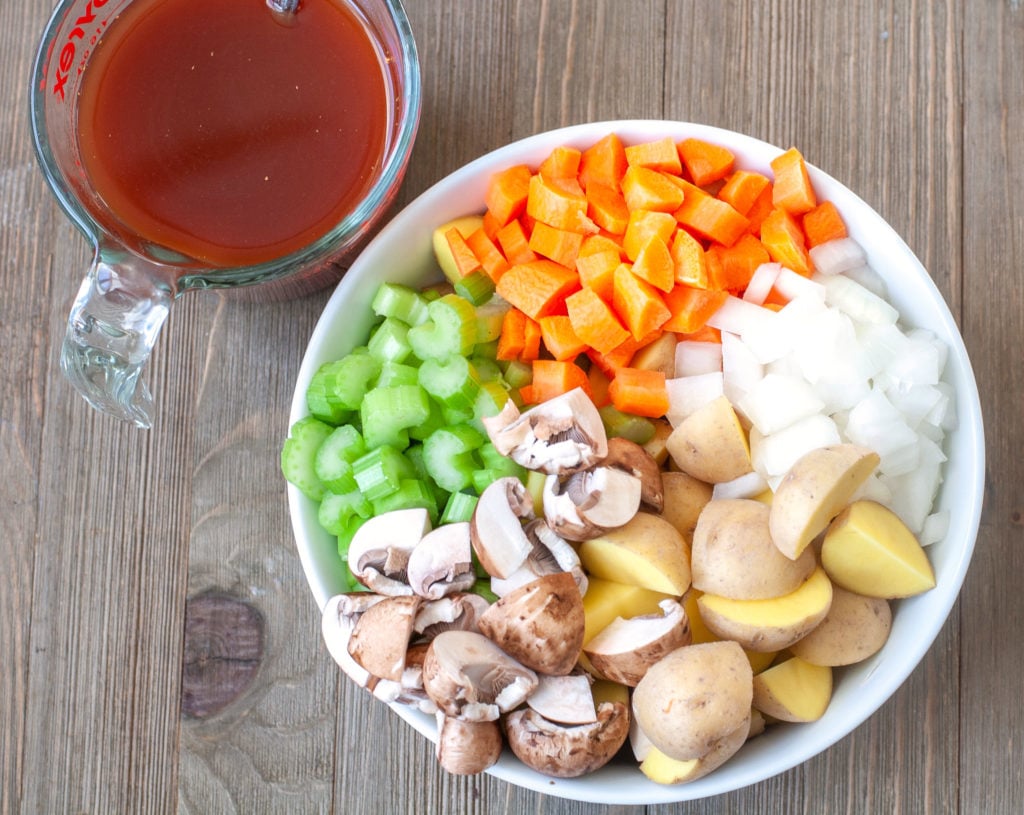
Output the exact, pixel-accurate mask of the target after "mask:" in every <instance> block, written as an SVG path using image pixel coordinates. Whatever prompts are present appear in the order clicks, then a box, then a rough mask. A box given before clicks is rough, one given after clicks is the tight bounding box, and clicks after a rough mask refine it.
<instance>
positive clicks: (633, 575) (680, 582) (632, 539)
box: [579, 512, 690, 616]
mask: <svg viewBox="0 0 1024 815" xmlns="http://www.w3.org/2000/svg"><path fill="white" fill-rule="evenodd" d="M579 552H580V560H581V561H582V562H583V567H584V568H585V569H586V570H587V572H588V573H589V574H591V575H593V576H594V577H599V578H603V579H605V580H614V581H617V582H619V583H628V584H629V585H632V586H640V587H642V588H645V589H650V590H651V591H656V592H663V593H665V594H671V595H673V596H674V597H680V596H681V595H682V594H683V593H684V592H685V591H686V590H687V589H688V588H689V587H690V547H689V546H688V545H687V543H686V541H685V540H684V539H683V536H682V535H681V534H679V532H678V530H677V529H676V528H675V527H674V526H672V524H670V523H669V522H668V521H666V520H665V519H664V518H661V517H660V516H658V515H652V514H650V513H648V512H638V513H637V514H636V515H634V516H633V519H632V520H631V521H629V523H627V524H625V525H624V526H620V527H617V528H616V529H612V530H610V531H608V532H606V533H605V534H603V535H601V536H600V537H598V538H594V539H593V540H588V541H583V543H582V544H580V550H579ZM632 616H635V615H632Z"/></svg>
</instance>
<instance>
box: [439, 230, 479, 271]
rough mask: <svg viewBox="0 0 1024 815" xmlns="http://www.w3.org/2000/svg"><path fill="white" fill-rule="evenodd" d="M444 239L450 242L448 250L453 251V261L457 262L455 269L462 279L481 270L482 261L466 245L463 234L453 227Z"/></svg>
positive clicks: (445, 234)
mask: <svg viewBox="0 0 1024 815" xmlns="http://www.w3.org/2000/svg"><path fill="white" fill-rule="evenodd" d="M444 239H445V240H446V241H448V248H449V249H450V250H451V253H452V260H454V261H455V268H456V269H457V270H458V272H459V276H460V277H465V276H466V275H469V274H473V272H476V271H479V270H480V268H481V265H480V259H479V258H478V257H477V256H476V253H474V252H473V250H472V249H471V248H470V247H469V244H468V243H466V239H465V238H464V237H462V233H461V232H459V230H458V229H456V228H455V227H454V226H453V227H452V228H451V229H449V230H447V231H446V232H445V233H444Z"/></svg>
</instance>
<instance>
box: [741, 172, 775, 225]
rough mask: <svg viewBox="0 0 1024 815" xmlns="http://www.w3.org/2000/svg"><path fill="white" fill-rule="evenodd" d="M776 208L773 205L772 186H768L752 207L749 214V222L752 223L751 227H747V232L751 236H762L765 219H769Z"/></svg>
mask: <svg viewBox="0 0 1024 815" xmlns="http://www.w3.org/2000/svg"><path fill="white" fill-rule="evenodd" d="M774 208H775V206H774V205H773V204H772V185H771V183H769V184H768V186H767V187H765V188H764V189H763V190H761V193H760V195H758V196H757V198H755V199H754V203H753V204H751V205H750V210H749V211H748V212H747V220H748V221H750V226H748V227H747V232H749V233H750V234H751V235H760V234H761V224H763V223H764V219H765V218H767V217H768V216H769V215H770V214H771V211H772V210H773V209H774Z"/></svg>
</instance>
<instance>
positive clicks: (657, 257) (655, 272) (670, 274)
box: [633, 235, 676, 291]
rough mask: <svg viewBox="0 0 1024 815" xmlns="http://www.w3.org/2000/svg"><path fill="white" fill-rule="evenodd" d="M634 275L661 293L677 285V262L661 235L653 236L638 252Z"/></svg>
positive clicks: (634, 262)
mask: <svg viewBox="0 0 1024 815" xmlns="http://www.w3.org/2000/svg"><path fill="white" fill-rule="evenodd" d="M633 274H635V275H636V276H637V277H639V278H640V279H641V280H645V281H647V282H648V283H650V284H651V285H652V286H654V288H656V289H660V290H661V291H669V290H670V289H671V288H672V286H674V285H675V279H676V266H675V261H674V260H673V259H672V253H671V252H670V251H669V248H668V245H667V244H666V243H665V241H664V240H662V238H661V236H660V235H651V237H650V239H649V240H648V241H647V243H645V244H644V245H643V246H642V247H641V249H640V251H639V252H637V255H636V260H635V261H633Z"/></svg>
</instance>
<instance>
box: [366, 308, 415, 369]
mask: <svg viewBox="0 0 1024 815" xmlns="http://www.w3.org/2000/svg"><path fill="white" fill-rule="evenodd" d="M367 347H368V348H369V349H370V353H371V354H373V356H375V357H376V358H377V359H379V360H380V361H381V362H382V363H384V362H388V361H390V362H405V361H406V360H407V359H408V358H409V356H410V354H412V346H410V345H409V326H408V325H406V324H405V323H403V322H402V321H401V320H399V319H396V318H395V317H385V318H384V322H382V323H381V324H380V325H378V326H377V327H376V328H375V329H374V330H373V334H372V335H371V336H370V341H369V342H368V343H367Z"/></svg>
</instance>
